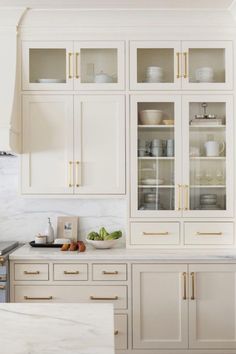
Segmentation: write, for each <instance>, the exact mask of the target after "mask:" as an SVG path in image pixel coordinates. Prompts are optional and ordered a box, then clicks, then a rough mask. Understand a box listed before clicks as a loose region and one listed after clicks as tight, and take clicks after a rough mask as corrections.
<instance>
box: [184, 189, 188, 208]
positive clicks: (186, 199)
mask: <svg viewBox="0 0 236 354" xmlns="http://www.w3.org/2000/svg"><path fill="white" fill-rule="evenodd" d="M184 188H185V207H184V210H189V200H188V198H189V189H188V185H187V184H185V185H184Z"/></svg>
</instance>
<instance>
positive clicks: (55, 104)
mask: <svg viewBox="0 0 236 354" xmlns="http://www.w3.org/2000/svg"><path fill="white" fill-rule="evenodd" d="M22 105H23V107H22V112H23V124H22V150H23V153H22V160H21V164H22V166H21V167H22V168H21V173H22V175H21V189H22V193H23V194H72V193H73V188H71V187H70V183H71V178H72V176H70V174H71V173H72V172H71V168H72V161H73V96H71V95H37V96H33V95H26V96H23V102H22Z"/></svg>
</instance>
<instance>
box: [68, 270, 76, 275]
mask: <svg viewBox="0 0 236 354" xmlns="http://www.w3.org/2000/svg"><path fill="white" fill-rule="evenodd" d="M64 274H66V275H71V274H79V271H78V270H75V271H71V272H68V271H67V270H64Z"/></svg>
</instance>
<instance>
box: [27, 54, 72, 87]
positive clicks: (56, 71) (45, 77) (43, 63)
mask: <svg viewBox="0 0 236 354" xmlns="http://www.w3.org/2000/svg"><path fill="white" fill-rule="evenodd" d="M29 79H30V83H47V84H50V83H51V84H53V83H54V84H55V83H65V82H66V49H63V48H31V49H30V50H29Z"/></svg>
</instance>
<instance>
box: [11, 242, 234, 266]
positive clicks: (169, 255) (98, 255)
mask: <svg viewBox="0 0 236 354" xmlns="http://www.w3.org/2000/svg"><path fill="white" fill-rule="evenodd" d="M10 259H11V260H26V261H27V260H31V261H34V260H60V261H90V260H91V261H124V262H125V261H153V262H161V263H164V262H168V263H169V262H175V263H177V262H191V263H193V262H222V263H225V262H227V263H228V262H236V249H232V248H231V249H217V250H216V249H214V250H211V249H209V250H206V249H204V250H199V249H195V250H193V249H176V250H174V249H172V250H164V249H162V250H160V249H152V250H151V249H127V248H113V249H108V250H95V249H91V248H88V249H87V250H86V252H83V253H78V252H77V251H75V252H70V251H67V252H62V251H60V249H58V248H53V249H52V248H46V249H45V248H32V247H31V246H29V245H28V244H27V245H24V246H23V247H21V248H19V249H17V250H16V251H15V252H13V253H12V254H11V255H10Z"/></svg>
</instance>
